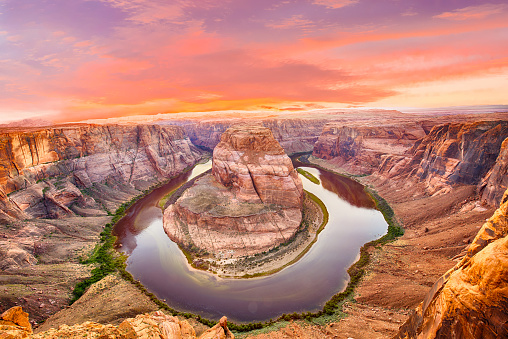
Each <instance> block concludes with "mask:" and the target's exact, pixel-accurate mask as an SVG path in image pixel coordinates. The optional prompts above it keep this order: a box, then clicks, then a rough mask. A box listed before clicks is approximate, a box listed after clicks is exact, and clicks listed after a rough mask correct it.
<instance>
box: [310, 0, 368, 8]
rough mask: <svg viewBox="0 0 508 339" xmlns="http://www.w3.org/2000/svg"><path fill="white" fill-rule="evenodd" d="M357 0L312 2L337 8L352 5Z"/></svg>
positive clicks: (317, 0)
mask: <svg viewBox="0 0 508 339" xmlns="http://www.w3.org/2000/svg"><path fill="white" fill-rule="evenodd" d="M359 1H360V0H314V2H313V4H315V5H321V6H325V7H327V8H334V9H337V8H341V7H345V6H349V5H354V4H356V3H358V2H359Z"/></svg>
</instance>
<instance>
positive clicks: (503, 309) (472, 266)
mask: <svg viewBox="0 0 508 339" xmlns="http://www.w3.org/2000/svg"><path fill="white" fill-rule="evenodd" d="M507 284H508V191H506V192H505V195H504V197H503V199H502V202H501V206H500V207H499V209H497V210H496V211H495V213H494V215H493V216H492V217H491V218H490V219H488V220H487V222H486V223H485V224H484V225H483V226H482V228H481V229H480V231H479V232H478V234H477V235H476V237H475V239H474V240H473V242H472V243H471V244H470V246H469V247H468V250H467V254H466V255H465V256H464V258H463V259H462V260H461V261H460V262H459V263H458V264H457V265H456V266H455V267H454V268H452V269H451V270H450V271H448V272H447V273H446V274H444V275H443V276H442V277H441V278H440V279H439V280H438V281H437V282H436V283H435V284H434V286H433V287H432V288H431V290H430V292H429V293H428V294H427V296H426V297H425V299H424V301H423V303H422V304H421V305H420V306H418V308H417V309H416V311H415V313H414V314H413V315H412V316H411V317H410V318H409V319H408V320H407V321H406V323H405V324H404V325H402V326H401V328H400V331H399V333H398V335H397V336H396V337H395V338H471V339H473V338H506V337H508V290H507V288H506V286H507Z"/></svg>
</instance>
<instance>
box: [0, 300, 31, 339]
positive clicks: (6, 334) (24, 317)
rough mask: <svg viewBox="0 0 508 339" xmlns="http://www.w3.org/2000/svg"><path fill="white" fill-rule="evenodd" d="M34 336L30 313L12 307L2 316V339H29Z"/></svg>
mask: <svg viewBox="0 0 508 339" xmlns="http://www.w3.org/2000/svg"><path fill="white" fill-rule="evenodd" d="M32 334H33V331H32V325H30V322H29V321H28V313H26V312H23V310H22V309H21V307H19V306H16V307H11V308H10V309H8V310H7V311H5V312H4V313H2V315H0V338H9V339H10V338H28V337H29V336H30V335H32Z"/></svg>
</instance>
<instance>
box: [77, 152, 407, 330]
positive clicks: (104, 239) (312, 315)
mask: <svg viewBox="0 0 508 339" xmlns="http://www.w3.org/2000/svg"><path fill="white" fill-rule="evenodd" d="M307 163H308V164H309V165H311V166H313V167H317V168H322V167H321V166H319V165H315V164H312V163H309V162H307ZM322 169H323V170H326V171H328V172H331V173H334V174H336V175H342V176H344V175H343V174H340V173H336V172H334V171H331V170H329V169H326V168H322ZM165 183H166V182H165ZM161 185H162V183H161V184H159V185H157V186H156V187H160V186H161ZM154 188H155V187H154ZM151 190H153V188H152V189H151ZM151 190H150V191H151ZM366 191H367V193H368V194H369V195H370V196H371V197H372V199H373V200H374V202H375V204H376V207H377V209H378V210H379V211H380V212H381V213H382V214H383V216H384V218H385V220H386V222H387V224H388V231H387V234H385V235H384V236H383V237H381V238H379V239H377V240H374V241H371V242H369V243H366V244H365V245H363V246H362V247H361V249H360V259H359V260H358V261H357V262H355V263H354V264H353V265H351V267H350V268H349V269H348V274H349V276H350V281H349V283H348V285H347V286H346V288H345V290H344V291H342V292H340V293H337V294H335V295H334V296H333V297H332V298H331V299H330V300H329V301H327V302H326V303H325V305H324V307H323V309H322V310H320V311H317V312H304V313H296V312H294V313H291V314H282V315H281V316H279V317H278V318H277V319H270V320H269V321H265V322H252V323H247V324H236V323H233V322H228V327H229V329H230V330H232V331H234V332H249V331H253V330H260V329H270V328H272V327H279V326H277V323H281V322H282V323H284V322H287V321H290V320H306V321H309V322H314V323H326V322H331V321H336V320H337V317H339V316H341V310H340V307H341V305H342V303H343V302H344V301H345V300H348V299H351V298H352V297H353V292H354V290H355V288H356V287H357V286H358V284H359V283H360V281H361V278H362V277H363V275H364V274H365V268H366V266H367V265H368V264H369V262H370V254H369V250H370V249H371V248H372V247H375V246H379V245H383V244H385V243H387V242H390V241H393V240H394V239H396V238H397V237H399V236H401V235H402V234H403V233H404V232H403V228H402V227H401V226H400V225H399V223H398V222H397V220H396V218H395V214H394V212H393V210H392V208H391V207H390V205H389V204H388V203H387V202H386V201H385V200H384V199H383V198H382V197H381V196H379V194H377V193H376V192H375V191H373V190H370V189H366ZM147 193H148V192H146V193H144V194H143V195H140V196H138V197H135V198H133V199H131V201H129V202H126V203H124V204H122V205H121V206H120V207H119V208H118V209H117V211H116V212H115V214H114V215H113V218H112V220H111V222H110V223H108V224H106V226H105V227H104V230H103V232H101V240H100V243H99V244H98V245H97V246H96V248H95V250H94V251H93V253H92V255H91V256H90V258H88V259H87V260H86V261H84V262H83V263H93V264H96V265H97V267H96V268H94V269H93V270H92V275H91V277H90V278H88V279H86V280H84V281H82V282H80V283H78V284H77V285H76V288H75V289H74V292H73V300H72V302H74V301H75V300H77V299H78V298H79V297H80V296H81V295H83V294H84V292H85V291H86V289H87V288H88V287H89V286H90V285H91V284H93V283H95V282H97V281H99V280H101V279H102V278H104V277H105V276H107V275H108V274H112V273H114V272H116V271H118V272H119V273H120V275H121V276H122V277H123V278H124V279H125V280H127V281H129V282H131V283H132V284H133V285H135V286H136V287H137V288H138V289H139V290H140V291H141V292H143V293H144V294H145V295H147V296H148V297H149V298H150V299H151V300H152V301H153V302H154V303H155V304H156V305H157V306H158V307H160V308H161V309H164V310H166V311H167V312H168V313H170V314H172V315H174V316H181V317H185V318H194V319H196V320H197V321H199V322H200V323H202V324H204V325H206V326H209V327H212V326H214V325H215V324H217V321H213V320H210V319H206V318H203V317H201V316H200V315H195V314H192V313H188V312H180V311H177V310H175V309H173V308H171V307H169V306H168V305H167V304H166V303H164V302H163V301H161V300H159V299H158V298H157V297H156V296H155V295H154V294H153V293H151V292H150V291H148V290H147V289H146V288H145V287H144V286H143V285H142V284H141V282H139V281H138V280H135V279H134V277H133V276H132V275H131V274H130V273H129V272H127V270H126V257H125V256H124V255H122V254H120V253H119V252H116V251H115V250H114V248H113V245H114V242H115V237H114V236H113V235H112V233H111V232H112V230H113V227H114V225H115V224H116V223H117V222H118V221H119V220H120V219H121V218H122V217H123V216H124V215H125V212H126V211H127V209H128V208H129V207H131V206H132V205H133V204H134V203H135V202H136V201H137V200H138V199H140V198H142V197H143V196H144V195H146V194H147ZM175 193H176V192H175ZM173 199H175V197H173V196H171V197H169V199H168V200H173ZM168 202H169V201H167V202H166V205H167V203H168Z"/></svg>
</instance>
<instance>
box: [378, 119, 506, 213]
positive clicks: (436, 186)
mask: <svg viewBox="0 0 508 339" xmlns="http://www.w3.org/2000/svg"><path fill="white" fill-rule="evenodd" d="M506 137H508V122H506V121H482V122H475V123H456V124H455V123H454V124H444V125H439V126H435V127H434V128H433V129H432V130H431V131H430V133H429V134H428V135H427V136H425V137H424V138H422V139H421V140H418V141H417V142H416V143H415V145H414V146H413V147H412V148H411V149H410V150H408V151H407V153H406V154H405V155H395V156H394V155H385V156H383V157H382V162H381V164H380V166H379V169H378V171H376V173H375V175H376V176H378V177H382V178H388V179H392V180H397V179H404V180H406V181H413V182H420V183H422V184H423V185H424V186H425V189H426V191H427V192H428V193H429V194H435V193H438V192H441V193H443V192H448V191H449V190H450V188H451V187H452V186H454V185H479V190H481V191H483V192H484V201H486V202H487V203H490V204H493V203H497V204H498V203H499V200H500V196H501V195H502V193H503V191H502V190H503V186H502V185H503V184H502V182H503V170H504V169H505V166H506V165H505V159H504V155H503V154H504V153H503V152H505V151H504V150H503V149H502V147H501V144H502V143H503V140H505V139H506ZM500 151H502V152H501V153H500ZM496 159H497V162H496ZM496 163H497V165H496V166H494V165H495V164H496Z"/></svg>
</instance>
